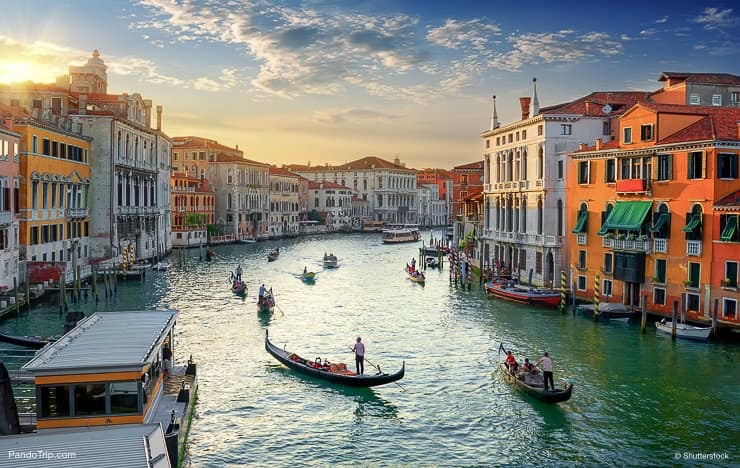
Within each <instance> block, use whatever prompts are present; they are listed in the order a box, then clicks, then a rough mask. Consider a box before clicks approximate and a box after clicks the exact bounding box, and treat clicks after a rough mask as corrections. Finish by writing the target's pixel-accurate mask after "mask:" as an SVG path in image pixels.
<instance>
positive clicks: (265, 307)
mask: <svg viewBox="0 0 740 468" xmlns="http://www.w3.org/2000/svg"><path fill="white" fill-rule="evenodd" d="M274 310H275V306H272V305H270V304H257V312H259V313H261V314H271V313H272V312H273V311H274Z"/></svg>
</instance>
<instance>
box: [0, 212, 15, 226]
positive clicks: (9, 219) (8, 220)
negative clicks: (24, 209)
mask: <svg viewBox="0 0 740 468" xmlns="http://www.w3.org/2000/svg"><path fill="white" fill-rule="evenodd" d="M11 224H13V213H11V212H10V211H0V226H10V225H11Z"/></svg>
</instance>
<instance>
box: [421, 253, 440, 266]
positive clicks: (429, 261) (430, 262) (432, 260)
mask: <svg viewBox="0 0 740 468" xmlns="http://www.w3.org/2000/svg"><path fill="white" fill-rule="evenodd" d="M424 263H425V264H426V266H427V267H428V268H437V267H438V266H439V259H437V257H433V256H431V255H429V256H427V257H426V258H425V259H424Z"/></svg>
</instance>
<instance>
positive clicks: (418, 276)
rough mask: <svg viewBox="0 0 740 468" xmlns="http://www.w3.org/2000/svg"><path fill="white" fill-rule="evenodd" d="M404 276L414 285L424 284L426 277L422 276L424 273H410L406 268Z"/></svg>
mask: <svg viewBox="0 0 740 468" xmlns="http://www.w3.org/2000/svg"><path fill="white" fill-rule="evenodd" d="M406 274H407V275H408V277H409V279H410V280H411V281H413V282H414V283H419V284H424V282H425V281H426V276H424V273H422V272H420V271H419V270H414V271H413V272H412V271H410V270H409V268H408V267H406Z"/></svg>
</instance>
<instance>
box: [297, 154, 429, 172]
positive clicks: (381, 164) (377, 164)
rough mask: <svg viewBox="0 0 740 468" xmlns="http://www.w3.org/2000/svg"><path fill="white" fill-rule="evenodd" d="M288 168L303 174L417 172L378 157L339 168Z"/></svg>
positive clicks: (329, 166)
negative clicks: (379, 171) (395, 170)
mask: <svg viewBox="0 0 740 468" xmlns="http://www.w3.org/2000/svg"><path fill="white" fill-rule="evenodd" d="M287 168H288V169H289V170H291V171H301V172H328V171H362V170H369V169H400V170H406V171H415V169H410V168H408V167H404V166H401V165H399V164H394V163H392V162H390V161H386V160H385V159H381V158H379V157H377V156H367V157H365V158H362V159H358V160H356V161H350V162H348V163H346V164H342V165H339V166H331V165H328V164H327V165H324V166H304V165H301V164H290V165H288V166H287Z"/></svg>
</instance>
